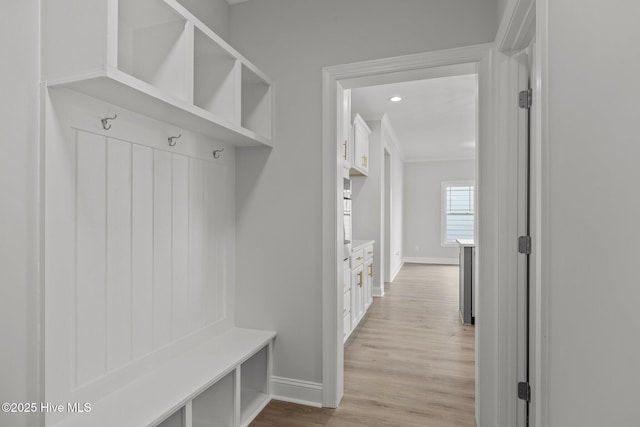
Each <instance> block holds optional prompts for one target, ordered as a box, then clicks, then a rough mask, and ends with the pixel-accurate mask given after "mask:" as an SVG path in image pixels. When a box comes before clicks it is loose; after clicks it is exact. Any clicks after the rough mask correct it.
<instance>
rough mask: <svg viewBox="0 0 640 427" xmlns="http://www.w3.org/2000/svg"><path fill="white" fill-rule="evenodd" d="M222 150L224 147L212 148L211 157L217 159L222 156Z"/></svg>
mask: <svg viewBox="0 0 640 427" xmlns="http://www.w3.org/2000/svg"><path fill="white" fill-rule="evenodd" d="M223 151H224V148H221V149H220V150H213V158H214V159H219V158H220V157H222V152H223Z"/></svg>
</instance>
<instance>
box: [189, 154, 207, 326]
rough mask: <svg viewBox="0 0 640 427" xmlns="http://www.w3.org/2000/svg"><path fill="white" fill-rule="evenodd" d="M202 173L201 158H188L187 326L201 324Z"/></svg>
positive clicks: (202, 283) (202, 265)
mask: <svg viewBox="0 0 640 427" xmlns="http://www.w3.org/2000/svg"><path fill="white" fill-rule="evenodd" d="M203 210H204V174H203V161H202V160H201V159H193V158H192V159H189V328H190V329H196V328H199V327H201V326H203V323H204V320H203V311H204V310H203V307H202V303H201V301H202V300H203V291H204V275H203V268H204V258H203V254H204V242H205V239H203V231H204V214H203Z"/></svg>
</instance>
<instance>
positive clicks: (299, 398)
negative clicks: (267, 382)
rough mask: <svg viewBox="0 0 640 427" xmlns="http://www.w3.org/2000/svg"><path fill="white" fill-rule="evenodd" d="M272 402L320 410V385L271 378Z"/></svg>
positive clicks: (275, 377) (291, 379) (282, 378)
mask: <svg viewBox="0 0 640 427" xmlns="http://www.w3.org/2000/svg"><path fill="white" fill-rule="evenodd" d="M271 383H272V396H271V398H272V399H273V400H281V401H283V402H291V403H297V404H299V405H306V406H313V407H316V408H322V384H320V383H314V382H311V381H302V380H296V379H293V378H284V377H277V376H275V375H274V376H273V377H271Z"/></svg>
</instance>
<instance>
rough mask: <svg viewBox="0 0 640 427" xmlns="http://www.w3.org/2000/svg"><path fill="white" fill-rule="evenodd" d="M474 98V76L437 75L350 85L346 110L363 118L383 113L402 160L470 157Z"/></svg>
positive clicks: (473, 149) (474, 115)
mask: <svg viewBox="0 0 640 427" xmlns="http://www.w3.org/2000/svg"><path fill="white" fill-rule="evenodd" d="M392 96H401V97H402V101H400V102H391V101H389V98H391V97H392ZM476 97H477V83H476V75H475V74H466V75H457V76H448V77H438V78H431V79H426V80H416V81H408V82H402V83H392V84H384V85H378V86H369V87H363V88H356V89H352V91H351V111H352V113H353V114H355V113H359V114H360V115H361V116H362V117H363V118H364V119H365V120H380V119H381V118H382V116H383V115H384V114H387V116H388V118H389V121H390V122H391V125H392V126H393V129H394V131H395V134H396V135H397V137H398V142H399V144H400V147H399V148H400V151H401V152H402V154H403V157H404V159H405V161H424V160H450V159H470V158H473V157H474V156H475V139H476Z"/></svg>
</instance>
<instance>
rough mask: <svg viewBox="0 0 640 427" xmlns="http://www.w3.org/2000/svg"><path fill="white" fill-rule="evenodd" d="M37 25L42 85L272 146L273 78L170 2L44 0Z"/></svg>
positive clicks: (204, 131) (221, 137)
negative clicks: (40, 21) (40, 34)
mask: <svg viewBox="0 0 640 427" xmlns="http://www.w3.org/2000/svg"><path fill="white" fill-rule="evenodd" d="M42 31H43V34H42V36H43V37H42V70H43V80H44V81H46V83H47V86H48V87H58V86H65V87H69V88H71V89H74V90H76V91H79V92H83V93H85V94H87V95H90V96H93V97H95V98H99V99H102V100H105V101H107V102H110V103H112V104H116V105H119V106H121V107H123V108H126V109H129V110H132V111H135V112H138V113H141V114H144V115H146V116H149V117H152V118H155V119H158V120H161V121H165V122H168V123H172V124H174V125H176V126H178V127H182V128H186V129H190V130H193V131H196V132H199V133H202V134H205V135H208V136H210V137H213V138H216V139H218V140H221V141H225V142H229V143H232V144H237V145H245V146H246V145H249V146H251V145H266V146H272V145H273V144H272V127H273V123H272V117H273V115H272V102H273V101H272V100H273V94H272V92H273V85H272V82H271V81H270V80H269V78H268V77H267V76H265V75H264V74H263V73H262V72H261V71H260V70H258V68H256V67H255V66H254V65H253V64H251V63H250V62H249V61H248V60H247V59H246V58H244V57H243V56H242V55H241V54H240V53H238V52H237V51H236V50H235V49H233V48H232V47H231V46H230V45H229V44H228V43H227V42H225V41H224V40H223V39H222V38H220V37H219V36H218V35H217V34H215V33H214V32H213V31H212V30H211V29H210V28H209V27H207V26H206V25H205V24H203V23H202V22H201V21H200V20H199V19H198V18H197V17H195V16H194V15H193V14H192V13H191V12H189V11H188V10H187V9H185V8H184V7H183V6H182V5H180V3H178V2H177V1H176V0H57V1H55V2H53V1H48V2H43V3H42Z"/></svg>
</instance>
